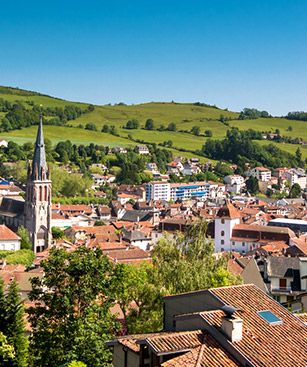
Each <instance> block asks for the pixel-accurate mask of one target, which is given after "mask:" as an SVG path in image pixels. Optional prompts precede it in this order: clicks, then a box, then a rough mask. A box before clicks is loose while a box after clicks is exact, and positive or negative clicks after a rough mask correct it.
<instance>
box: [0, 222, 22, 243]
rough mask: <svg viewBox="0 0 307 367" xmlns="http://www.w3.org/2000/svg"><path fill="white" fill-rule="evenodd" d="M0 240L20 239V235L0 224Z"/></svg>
mask: <svg viewBox="0 0 307 367" xmlns="http://www.w3.org/2000/svg"><path fill="white" fill-rule="evenodd" d="M0 240H1V241H16V240H20V237H19V236H18V235H17V234H16V233H15V232H13V231H12V230H11V229H9V228H8V227H7V226H6V225H5V224H0Z"/></svg>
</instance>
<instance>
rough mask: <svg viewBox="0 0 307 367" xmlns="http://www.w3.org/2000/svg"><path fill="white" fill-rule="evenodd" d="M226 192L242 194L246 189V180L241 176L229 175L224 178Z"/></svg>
mask: <svg viewBox="0 0 307 367" xmlns="http://www.w3.org/2000/svg"><path fill="white" fill-rule="evenodd" d="M224 182H225V184H226V191H227V192H230V193H232V194H240V193H241V192H242V191H243V189H244V188H245V186H246V185H245V179H244V177H243V176H241V175H228V176H225V177H224Z"/></svg>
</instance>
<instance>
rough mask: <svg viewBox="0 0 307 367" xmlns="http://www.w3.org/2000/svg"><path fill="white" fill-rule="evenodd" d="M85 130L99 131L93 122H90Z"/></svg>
mask: <svg viewBox="0 0 307 367" xmlns="http://www.w3.org/2000/svg"><path fill="white" fill-rule="evenodd" d="M85 130H93V131H97V126H96V125H95V124H94V123H93V122H89V123H87V124H86V125H85Z"/></svg>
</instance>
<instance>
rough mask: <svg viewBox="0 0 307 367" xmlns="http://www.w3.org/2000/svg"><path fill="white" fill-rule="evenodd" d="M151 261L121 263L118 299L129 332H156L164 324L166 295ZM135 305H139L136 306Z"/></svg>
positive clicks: (117, 291)
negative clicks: (163, 298) (156, 281)
mask: <svg viewBox="0 0 307 367" xmlns="http://www.w3.org/2000/svg"><path fill="white" fill-rule="evenodd" d="M153 272H154V268H153V266H152V265H151V264H148V263H143V264H141V265H140V266H134V265H129V264H118V265H117V266H116V276H117V279H118V285H117V287H116V289H115V295H116V299H117V300H118V304H119V306H120V308H121V310H122V312H123V314H124V319H125V324H126V328H127V333H140V332H144V331H146V332H153V331H157V330H161V328H162V297H161V291H160V288H158V287H157V286H156V285H155V284H154V281H153ZM135 305H136V306H137V307H135Z"/></svg>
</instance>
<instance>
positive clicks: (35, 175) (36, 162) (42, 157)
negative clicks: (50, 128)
mask: <svg viewBox="0 0 307 367" xmlns="http://www.w3.org/2000/svg"><path fill="white" fill-rule="evenodd" d="M31 178H32V180H46V179H47V178H48V166H47V162H46V152H45V142H44V134H43V116H42V114H41V115H40V119H39V127H38V130H37V136H36V142H35V147H34V156H33V162H32V172H31Z"/></svg>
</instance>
